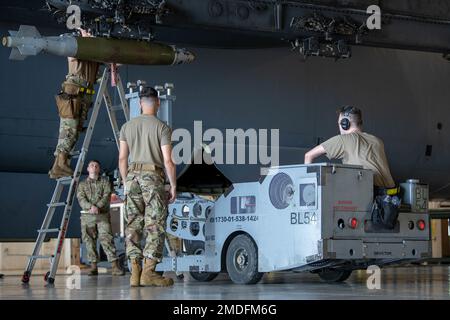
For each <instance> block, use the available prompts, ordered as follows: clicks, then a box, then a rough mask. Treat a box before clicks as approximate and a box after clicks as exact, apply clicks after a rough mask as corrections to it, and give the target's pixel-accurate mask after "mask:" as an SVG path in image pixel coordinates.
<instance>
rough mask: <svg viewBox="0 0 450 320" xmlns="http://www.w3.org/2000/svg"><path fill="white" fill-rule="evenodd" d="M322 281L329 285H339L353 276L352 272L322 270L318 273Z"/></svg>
mask: <svg viewBox="0 0 450 320" xmlns="http://www.w3.org/2000/svg"><path fill="white" fill-rule="evenodd" d="M317 274H318V275H319V277H320V279H322V280H323V281H326V282H329V283H338V282H343V281H345V280H347V279H348V278H349V277H350V275H351V274H352V271H351V270H334V269H322V270H320V271H319V272H317Z"/></svg>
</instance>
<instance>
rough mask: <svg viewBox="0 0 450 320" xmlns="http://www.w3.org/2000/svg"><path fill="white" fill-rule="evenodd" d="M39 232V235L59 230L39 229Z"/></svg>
mask: <svg viewBox="0 0 450 320" xmlns="http://www.w3.org/2000/svg"><path fill="white" fill-rule="evenodd" d="M37 232H39V233H50V232H59V228H55V229H39V230H38V231H37Z"/></svg>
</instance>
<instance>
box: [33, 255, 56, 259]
mask: <svg viewBox="0 0 450 320" xmlns="http://www.w3.org/2000/svg"><path fill="white" fill-rule="evenodd" d="M30 258H31V259H53V258H54V255H51V256H30Z"/></svg>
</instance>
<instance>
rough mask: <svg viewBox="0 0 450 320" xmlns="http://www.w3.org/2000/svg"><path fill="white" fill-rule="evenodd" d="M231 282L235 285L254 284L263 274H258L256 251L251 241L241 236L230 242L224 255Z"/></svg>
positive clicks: (247, 237) (245, 236) (243, 235)
mask: <svg viewBox="0 0 450 320" xmlns="http://www.w3.org/2000/svg"><path fill="white" fill-rule="evenodd" d="M226 266H227V271H228V275H229V276H230V278H231V280H232V281H233V282H234V283H237V284H255V283H257V282H258V281H259V280H261V278H262V276H263V275H264V273H262V272H258V250H257V248H256V244H255V243H254V242H253V240H252V239H251V238H250V237H249V236H247V235H245V234H241V235H238V236H237V237H235V238H234V239H233V240H231V243H230V245H229V246H228V250H227V255H226Z"/></svg>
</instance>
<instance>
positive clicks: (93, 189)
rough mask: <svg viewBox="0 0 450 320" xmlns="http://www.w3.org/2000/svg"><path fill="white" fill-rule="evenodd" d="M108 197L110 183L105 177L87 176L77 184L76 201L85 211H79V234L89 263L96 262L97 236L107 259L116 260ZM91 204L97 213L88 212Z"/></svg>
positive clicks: (109, 195) (109, 194)
mask: <svg viewBox="0 0 450 320" xmlns="http://www.w3.org/2000/svg"><path fill="white" fill-rule="evenodd" d="M110 197H111V185H110V183H109V181H108V179H107V178H102V177H99V178H98V179H97V180H92V179H90V178H87V179H86V180H84V181H82V182H80V185H79V186H78V190H77V198H78V202H79V203H80V206H81V208H82V210H83V211H85V212H82V213H81V234H82V239H83V242H84V243H85V244H86V249H87V255H88V259H89V261H90V262H91V263H92V262H98V253H97V238H98V239H99V240H100V244H101V245H102V247H103V250H104V251H105V253H106V256H107V257H108V261H109V262H112V261H115V260H117V257H116V248H115V246H114V237H113V234H112V229H111V221H110V215H109V202H110ZM92 206H96V207H97V208H98V209H99V214H93V213H89V210H90V209H91V207H92Z"/></svg>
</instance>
